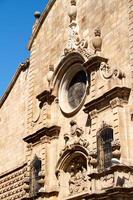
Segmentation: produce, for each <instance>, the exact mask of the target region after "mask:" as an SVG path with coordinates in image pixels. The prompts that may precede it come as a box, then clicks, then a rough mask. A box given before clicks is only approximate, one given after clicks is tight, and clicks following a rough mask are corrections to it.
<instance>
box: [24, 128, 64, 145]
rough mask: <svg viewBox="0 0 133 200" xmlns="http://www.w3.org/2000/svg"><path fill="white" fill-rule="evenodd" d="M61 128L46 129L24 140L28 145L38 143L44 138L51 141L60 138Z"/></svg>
mask: <svg viewBox="0 0 133 200" xmlns="http://www.w3.org/2000/svg"><path fill="white" fill-rule="evenodd" d="M59 132H60V127H59V126H51V127H49V128H47V127H44V128H42V129H40V130H38V131H36V132H35V133H33V134H31V135H29V136H27V137H25V138H23V140H24V141H25V142H27V143H36V142H38V141H39V140H40V139H41V138H43V137H44V136H46V137H48V138H49V139H52V138H55V137H58V136H59Z"/></svg>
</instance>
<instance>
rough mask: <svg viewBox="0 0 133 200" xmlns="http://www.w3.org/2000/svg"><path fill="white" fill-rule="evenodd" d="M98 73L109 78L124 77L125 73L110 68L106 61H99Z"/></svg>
mask: <svg viewBox="0 0 133 200" xmlns="http://www.w3.org/2000/svg"><path fill="white" fill-rule="evenodd" d="M100 74H101V76H102V77H103V78H104V79H110V78H119V79H122V78H125V74H124V73H123V72H122V71H121V70H119V69H117V68H114V69H113V68H111V67H110V65H109V64H108V63H106V62H101V65H100Z"/></svg>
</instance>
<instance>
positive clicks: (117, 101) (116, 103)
mask: <svg viewBox="0 0 133 200" xmlns="http://www.w3.org/2000/svg"><path fill="white" fill-rule="evenodd" d="M110 106H111V108H112V109H113V108H115V107H118V106H119V107H122V100H121V99H119V98H118V97H116V98H114V99H113V100H111V101H110Z"/></svg>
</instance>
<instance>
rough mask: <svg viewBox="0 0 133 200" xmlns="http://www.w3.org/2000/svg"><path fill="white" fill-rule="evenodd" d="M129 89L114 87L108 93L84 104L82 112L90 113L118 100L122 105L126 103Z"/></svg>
mask: <svg viewBox="0 0 133 200" xmlns="http://www.w3.org/2000/svg"><path fill="white" fill-rule="evenodd" d="M130 91H131V89H130V88H127V87H114V88H112V89H111V90H110V91H108V92H106V93H104V94H103V95H102V96H100V97H98V98H96V99H94V100H92V101H90V102H89V103H87V104H85V108H84V112H85V113H90V112H91V111H92V110H95V109H97V110H100V109H102V108H104V107H106V106H109V105H110V101H111V100H113V99H115V98H118V99H120V101H121V102H122V104H123V103H127V102H128V99H129V95H130Z"/></svg>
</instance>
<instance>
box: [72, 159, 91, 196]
mask: <svg viewBox="0 0 133 200" xmlns="http://www.w3.org/2000/svg"><path fill="white" fill-rule="evenodd" d="M86 189H87V171H86V168H85V167H84V166H83V165H81V164H79V162H78V161H77V162H75V163H73V164H72V165H71V167H70V179H69V192H70V195H74V194H77V193H81V192H84V191H86Z"/></svg>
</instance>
